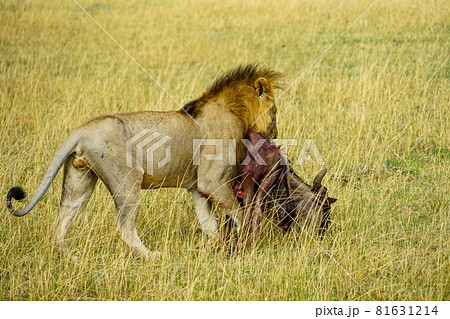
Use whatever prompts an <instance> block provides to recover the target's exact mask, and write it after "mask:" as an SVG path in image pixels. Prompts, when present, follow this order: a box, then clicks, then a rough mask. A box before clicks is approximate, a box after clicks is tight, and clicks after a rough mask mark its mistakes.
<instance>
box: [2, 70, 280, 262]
mask: <svg viewBox="0 0 450 319" xmlns="http://www.w3.org/2000/svg"><path fill="white" fill-rule="evenodd" d="M233 76H234V77H235V78H234V79H233ZM276 78H277V74H276V73H273V72H271V71H268V70H259V69H258V68H256V67H254V66H247V67H245V68H238V69H236V70H235V71H232V72H230V73H228V74H227V75H226V76H225V77H223V78H221V79H219V80H218V81H216V83H215V84H214V85H213V87H211V88H210V89H209V90H208V91H207V92H206V93H205V94H204V95H203V96H202V97H201V98H199V99H198V100H195V101H192V102H191V103H188V104H187V105H186V106H185V107H184V108H183V109H182V110H180V111H169V112H150V111H149V112H146V111H142V112H130V113H119V114H112V115H105V116H100V117H97V118H94V119H92V120H89V121H88V122H86V123H85V124H83V125H81V126H80V127H79V128H77V129H76V130H74V131H73V132H72V133H71V134H70V135H69V136H68V138H67V139H66V141H64V143H63V145H62V146H61V147H60V149H59V150H58V151H57V153H56V155H55V158H54V159H53V161H52V163H51V164H50V167H49V169H48V171H47V174H46V176H45V177H44V180H43V181H42V183H41V186H40V187H39V189H38V191H37V192H36V194H35V195H34V196H33V198H32V199H31V201H30V203H29V204H28V205H27V207H25V209H24V210H22V211H15V210H14V209H13V208H12V206H11V203H10V199H11V196H12V197H13V198H15V197H14V195H11V196H10V195H9V194H8V200H7V204H8V208H9V209H10V211H11V212H12V213H13V214H14V215H16V216H22V215H25V214H26V213H28V212H29V211H30V210H31V208H32V207H33V206H34V205H35V204H36V203H37V201H38V200H39V199H40V198H41V197H42V195H43V193H44V192H45V191H46V189H47V188H48V185H49V184H50V183H51V181H52V179H53V178H54V176H55V175H56V173H57V171H58V170H59V168H60V167H61V165H62V164H63V163H64V182H63V191H62V198H61V205H60V212H59V215H58V218H57V220H56V231H57V241H58V243H59V247H60V248H61V250H65V248H66V241H65V236H66V234H67V232H68V231H69V230H70V228H71V226H72V225H73V223H74V222H75V220H76V218H77V217H78V215H79V213H80V212H81V211H82V210H83V208H84V207H85V205H86V203H87V201H88V200H89V198H90V196H91V194H92V192H93V190H94V188H95V185H96V182H97V180H98V178H100V179H101V180H102V181H103V182H104V183H105V185H106V186H107V188H108V190H109V191H110V193H111V194H112V195H113V198H114V202H115V204H116V208H117V211H118V214H119V229H120V233H121V236H122V239H123V240H124V241H125V242H126V243H127V244H128V245H129V247H130V248H131V249H132V251H133V252H134V253H135V254H137V255H138V256H140V257H142V258H144V259H147V258H148V255H149V252H148V250H147V248H145V246H144V245H143V244H142V242H141V240H140V239H139V237H138V235H137V231H136V220H137V215H138V211H139V193H140V190H141V189H148V188H160V187H183V188H187V189H188V190H189V191H190V192H191V193H192V196H193V200H194V206H195V209H196V213H197V216H198V218H199V221H200V225H201V226H202V229H203V231H205V232H206V233H208V234H209V235H212V236H214V235H215V234H216V233H217V221H216V217H215V216H214V215H213V214H212V212H211V208H212V207H211V203H213V204H214V205H217V206H219V207H221V208H222V209H224V210H225V211H226V213H227V214H229V215H230V216H231V217H232V218H233V219H234V221H235V223H236V224H237V226H238V227H239V226H240V221H241V215H242V212H241V207H240V205H239V203H238V201H237V200H236V198H235V196H234V194H233V191H232V185H231V181H232V180H233V178H234V177H236V174H237V172H236V170H237V167H238V166H237V165H230V160H229V159H230V156H231V155H232V154H229V149H228V147H224V148H223V153H224V154H223V157H222V158H221V160H217V159H216V160H208V159H207V158H205V157H200V163H197V164H198V165H194V164H195V163H194V161H193V154H195V152H198V151H200V150H198V149H197V150H195V149H194V144H195V143H194V141H195V140H203V139H221V140H223V141H225V142H228V141H229V140H237V141H238V143H237V150H236V154H237V156H236V157H237V161H240V160H241V159H242V156H243V155H244V154H245V146H244V145H243V144H241V143H240V142H239V141H240V140H241V139H242V138H244V136H245V134H246V132H247V131H248V130H249V129H251V130H252V131H255V132H258V133H261V134H262V135H264V136H267V137H268V138H273V137H274V135H276V118H275V112H276V109H275V106H274V105H273V101H274V97H273V87H274V85H275V80H276ZM141 132H145V136H144V137H143V138H144V139H145V137H147V136H149V135H152V134H153V133H154V134H157V135H158V136H166V137H169V138H170V139H168V141H167V142H166V143H164V147H159V148H156V149H155V150H154V152H152V154H153V162H152V163H153V165H150V166H149V163H148V161H149V157H148V156H141V159H142V160H141V162H136V156H138V155H137V154H136V150H133V153H132V154H130V153H129V150H130V148H129V147H130V145H129V141H130V140H132V139H133V138H134V137H136V136H139V134H141ZM127 142H128V144H127ZM139 142H142V139H137V140H136V143H139ZM143 143H145V141H144V142H143ZM132 146H133V145H132ZM167 149H170V155H171V156H170V161H168V162H167V163H165V165H162V166H161V167H158V165H157V163H159V162H160V161H162V160H164V159H165V158H166V157H167V153H166V151H167ZM215 151H216V150H215V147H214V146H205V147H202V149H201V152H202V154H205V153H206V154H208V152H210V153H215ZM131 155H132V165H130V162H127V158H128V161H129V157H130V156H131ZM145 155H148V154H145ZM127 156H128V157H127ZM135 164H136V165H135ZM150 164H151V163H150ZM149 167H150V168H154V169H152V171H151V173H150V172H149V171H148V168H149Z"/></svg>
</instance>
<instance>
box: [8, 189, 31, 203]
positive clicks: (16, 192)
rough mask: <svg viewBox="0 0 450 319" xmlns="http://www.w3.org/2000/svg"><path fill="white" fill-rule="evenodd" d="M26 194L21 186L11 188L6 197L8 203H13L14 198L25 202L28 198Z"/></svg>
mask: <svg viewBox="0 0 450 319" xmlns="http://www.w3.org/2000/svg"><path fill="white" fill-rule="evenodd" d="M26 196H27V195H26V193H25V191H24V190H23V188H22V187H20V186H14V187H13V188H11V189H10V190H9V192H8V195H6V200H7V201H8V202H10V201H11V198H14V199H15V200H20V201H21V200H24V199H25V197H26Z"/></svg>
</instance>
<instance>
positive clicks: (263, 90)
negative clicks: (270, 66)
mask: <svg viewBox="0 0 450 319" xmlns="http://www.w3.org/2000/svg"><path fill="white" fill-rule="evenodd" d="M269 90H270V84H269V82H267V80H266V79H265V78H258V79H256V81H255V91H256V94H258V96H259V97H263V96H264V95H267V93H268V92H269Z"/></svg>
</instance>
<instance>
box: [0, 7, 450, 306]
mask: <svg viewBox="0 0 450 319" xmlns="http://www.w3.org/2000/svg"><path fill="white" fill-rule="evenodd" d="M371 2H372V1H371V0H370V1H356V0H355V1H337V0H328V1H322V2H321V3H316V1H312V0H304V1H287V0H286V1H248V2H246V3H245V4H241V3H240V1H227V2H226V3H221V2H217V3H216V2H212V1H199V0H194V1H183V0H180V1H152V2H149V1H144V0H132V1H119V0H116V1H104V0H97V1H92V0H81V1H80V3H81V5H82V6H84V7H85V8H86V9H87V10H88V11H89V12H90V13H91V14H92V15H93V16H94V17H95V18H96V19H97V20H98V21H99V22H100V23H101V24H102V25H103V26H104V27H105V29H106V30H108V32H110V34H111V35H112V36H113V37H114V38H116V39H117V41H118V42H119V43H121V44H122V45H123V47H124V48H126V49H127V50H128V51H129V52H130V54H131V55H132V56H134V57H135V59H136V60H137V61H139V63H140V64H141V65H142V66H143V67H144V68H145V69H146V70H147V71H148V72H149V73H150V74H151V75H152V76H153V77H154V78H155V79H157V81H158V82H159V83H161V84H162V86H163V87H164V88H165V89H166V90H167V91H168V92H170V94H171V95H172V96H173V97H174V99H175V100H176V101H178V103H180V104H182V103H185V102H187V101H189V100H190V99H192V98H194V97H196V96H198V95H199V94H200V93H202V91H203V90H204V89H205V88H206V87H207V86H208V85H209V84H210V83H211V82H212V81H213V80H214V78H215V77H216V76H217V75H219V74H221V73H223V72H224V71H226V70H228V69H230V68H232V67H234V66H236V65H238V64H243V63H247V62H260V63H261V64H264V65H266V66H270V67H272V68H274V69H276V70H278V71H281V72H283V73H284V75H285V78H284V83H285V85H286V87H287V86H289V85H290V84H291V83H292V82H293V81H294V80H295V79H296V78H297V77H298V76H299V75H300V74H301V73H302V72H303V71H304V70H305V69H306V68H307V67H308V66H309V65H310V64H311V63H312V62H313V61H314V60H315V59H316V58H317V57H318V56H320V54H321V53H322V52H323V51H324V50H325V49H326V48H327V47H328V46H329V45H330V44H331V43H332V42H333V41H334V40H335V39H336V38H337V37H338V36H339V35H340V34H341V33H342V32H343V31H344V30H345V29H346V28H347V27H348V26H349V25H350V24H351V23H352V22H353V21H354V20H355V19H356V17H358V16H359V15H360V14H361V13H362V12H363V11H364V10H365V9H366V8H367V7H368V6H369V5H370V4H371ZM449 9H450V4H449V2H448V1H445V0H431V1H425V0H423V1H406V0H403V1H401V0H400V1H391V0H382V1H379V2H378V3H377V4H376V5H375V6H374V7H373V8H372V9H371V10H369V12H368V13H367V14H366V15H365V16H364V17H363V18H362V19H361V20H360V21H359V22H358V23H356V24H355V25H354V26H353V28H351V29H350V31H349V32H348V33H347V34H346V35H345V36H344V37H343V38H342V39H341V40H340V41H339V42H337V43H336V45H335V46H334V47H333V48H332V49H331V50H330V51H329V52H328V54H327V55H326V56H325V57H324V58H323V59H322V60H321V61H319V62H318V63H317V64H316V65H315V66H314V67H313V68H312V69H311V70H309V71H308V72H307V73H306V74H305V75H304V76H303V77H302V78H301V79H300V80H299V82H298V83H297V84H296V85H295V86H294V87H293V88H291V89H290V90H289V91H288V93H286V95H285V96H283V98H282V99H280V101H279V102H278V106H279V132H280V137H283V138H296V139H298V140H299V146H298V147H291V148H289V149H288V154H289V157H290V158H291V159H295V158H296V157H297V155H298V154H299V152H300V148H301V145H302V143H303V142H304V141H305V139H307V138H310V139H314V140H315V142H316V144H317V146H318V148H319V150H320V151H321V153H322V155H323V156H324V158H325V161H326V163H327V166H328V168H329V175H327V177H326V179H325V182H324V183H325V185H326V186H327V187H328V189H329V190H330V191H331V193H332V195H333V196H335V197H338V198H339V202H338V203H337V204H336V205H335V207H334V209H333V213H332V218H333V224H332V227H331V230H330V232H329V233H328V234H327V235H326V236H325V237H324V238H318V237H314V239H312V238H311V237H307V236H303V235H301V234H300V232H299V231H294V232H292V233H291V234H289V235H283V234H282V233H281V232H280V231H279V230H277V229H276V227H272V226H271V225H270V222H268V223H267V225H266V227H265V230H264V238H263V239H262V240H261V241H260V243H259V245H257V246H256V247H254V248H253V249H252V250H251V251H249V252H248V253H247V254H245V255H243V256H237V257H233V258H227V257H226V256H225V255H223V254H221V253H216V252H214V251H213V250H211V249H207V248H204V247H203V239H202V235H201V232H200V231H199V226H198V223H197V221H196V218H195V213H194V212H193V208H192V203H191V199H190V198H189V196H187V194H186V193H185V191H184V190H155V191H148V192H143V194H142V210H141V214H140V220H139V227H138V229H139V232H140V233H141V234H143V233H144V232H146V233H145V235H142V236H141V237H142V239H143V241H144V243H145V244H146V245H147V246H149V247H150V249H152V250H159V251H162V252H163V254H162V257H161V258H160V259H159V260H156V261H154V262H148V263H143V262H140V261H138V260H135V259H134V258H133V257H132V256H130V255H129V254H128V253H127V251H126V247H124V245H123V244H122V242H121V241H120V239H119V237H118V236H117V234H116V233H115V230H116V217H115V212H114V205H113V202H112V200H111V198H110V196H109V194H108V192H107V191H106V190H105V188H104V186H103V185H102V184H99V185H98V186H97V190H96V192H95V193H94V195H93V197H92V199H91V201H90V203H89V204H88V207H87V208H86V210H85V212H84V213H83V214H82V215H81V216H80V218H79V221H78V222H77V223H76V225H75V226H74V228H73V230H72V232H71V233H70V235H69V241H70V249H71V250H72V251H73V252H74V254H75V255H76V256H77V257H78V261H77V262H73V261H72V260H70V259H58V258H57V257H56V256H57V254H56V252H55V249H54V247H53V242H52V231H51V225H52V223H53V221H54V219H55V217H56V214H57V210H58V205H59V197H60V189H61V173H60V175H58V177H57V178H56V179H55V182H54V183H53V185H52V186H51V187H50V188H49V190H48V191H47V193H46V195H45V196H44V198H43V199H42V200H41V202H40V203H39V204H38V205H37V206H36V207H35V208H34V210H33V211H32V212H31V213H30V214H29V215H27V216H26V217H24V218H21V219H18V218H14V217H12V216H11V215H10V214H9V213H8V212H7V210H6V207H5V205H4V203H3V204H2V205H1V215H0V299H2V300H73V299H83V300H92V299H95V300H99V299H101V300H111V299H119V300H136V299H139V300H142V299H144V300H147V299H150V300H267V299H268V300H324V299H329V300H371V299H370V296H372V297H373V298H374V299H377V300H413V299H419V300H449V299H450V288H449V287H450V282H449V278H450V274H449V211H450V209H449V208H450V207H449V196H450V195H449V190H450V183H449V179H450V174H449V166H450V152H449V142H450V132H449V115H448V112H449V109H450V108H449V106H450V101H449V97H450V89H449V82H448V81H449V61H448V53H449V40H448V38H449V26H448V14H449ZM0 25H1V28H0V50H1V51H0V52H1V53H0V83H1V85H0V149H1V155H0V166H1V167H2V170H1V172H0V180H1V188H0V194H1V196H3V197H2V198H3V200H4V198H5V196H6V193H7V190H8V189H9V188H10V187H11V186H14V185H22V186H24V188H25V189H26V190H27V191H28V192H29V193H33V192H34V190H36V188H37V186H38V185H39V183H40V180H41V178H42V176H43V174H44V172H45V171H46V169H47V165H48V164H49V163H50V160H51V158H52V157H53V154H54V152H55V150H56V149H57V148H58V147H59V145H60V143H61V142H62V141H63V139H64V138H65V137H66V135H67V134H68V132H70V131H71V130H72V129H74V128H75V127H77V126H78V125H80V124H81V123H82V122H84V121H85V120H87V119H89V118H91V117H94V116H97V115H101V114H105V113H114V112H122V111H134V110H169V109H177V108H178V105H176V104H175V103H174V102H173V101H172V100H171V99H170V98H168V97H167V95H166V94H165V93H164V92H163V91H162V90H161V89H159V88H158V87H157V86H156V85H155V84H154V83H153V82H152V81H151V80H150V79H149V78H148V77H147V75H146V74H145V73H144V72H143V71H142V70H141V69H139V67H138V66H136V64H135V63H134V62H132V61H131V60H130V58H129V57H127V56H126V55H125V53H124V52H123V51H121V50H120V48H119V47H118V46H117V45H116V44H115V43H114V42H113V41H112V40H111V39H110V38H109V37H108V36H107V35H106V34H105V33H104V32H103V31H102V30H101V29H100V28H98V27H97V26H96V25H95V24H94V23H93V22H92V20H90V19H89V18H88V17H87V15H86V14H85V13H83V11H82V10H81V9H80V8H79V7H78V6H77V5H76V4H75V3H74V2H73V1H51V2H49V1H44V0H33V1H31V0H29V1H20V2H18V1H12V0H0ZM279 94H281V92H279ZM295 169H296V171H297V172H298V173H299V174H300V176H302V177H303V178H305V179H306V180H310V179H311V178H312V177H313V176H314V173H315V172H316V171H317V170H318V167H317V166H314V165H313V164H311V165H306V166H303V167H298V166H295ZM160 216H162V217H161V218H160V219H158V218H159V217H160ZM317 243H318V244H317ZM319 245H320V247H319ZM323 250H325V251H327V252H329V253H330V254H331V255H332V256H333V258H335V260H336V261H338V262H339V264H340V265H341V266H342V267H343V268H344V269H345V270H346V271H348V273H349V274H350V276H348V275H346V274H345V273H344V271H343V270H342V269H341V268H340V267H339V266H338V265H337V264H336V263H335V262H334V261H332V260H331V259H330V258H329V257H327V255H326V254H324V252H323ZM350 277H351V278H353V279H351V278H350ZM369 294H370V296H369Z"/></svg>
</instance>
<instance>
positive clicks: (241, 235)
mask: <svg viewBox="0 0 450 319" xmlns="http://www.w3.org/2000/svg"><path fill="white" fill-rule="evenodd" d="M242 185H243V189H244V192H245V196H244V213H243V216H242V227H241V228H240V229H239V231H238V235H237V239H236V251H238V250H240V249H241V248H242V246H244V248H245V247H247V246H248V245H249V244H250V242H249V240H250V236H251V235H250V234H251V232H252V214H253V199H254V195H255V187H256V185H255V182H253V181H252V180H246V181H244V183H242Z"/></svg>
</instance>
